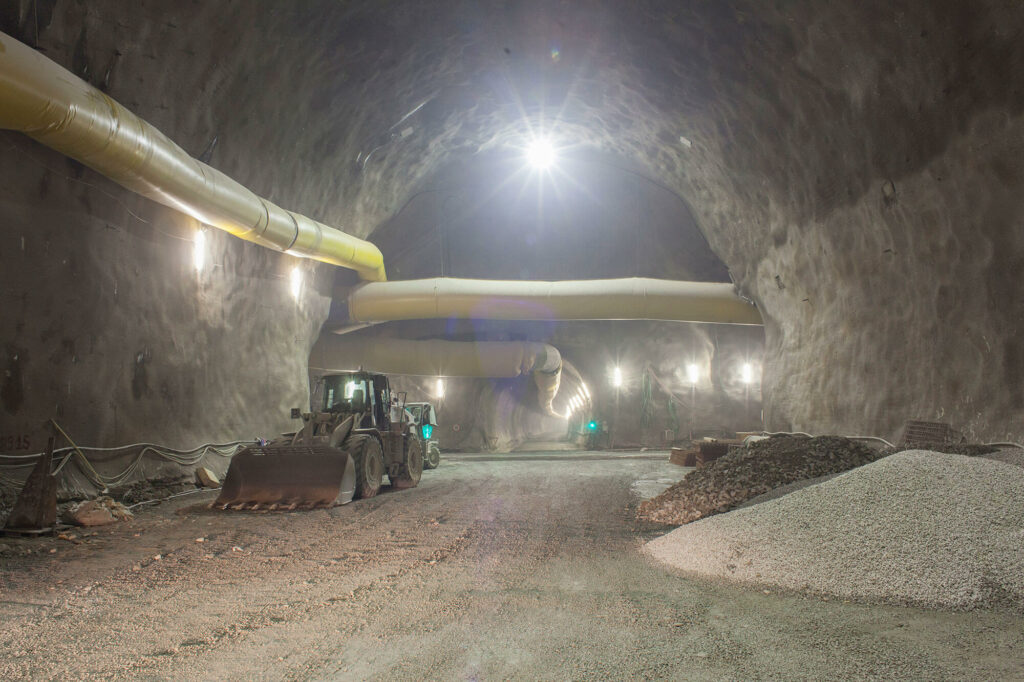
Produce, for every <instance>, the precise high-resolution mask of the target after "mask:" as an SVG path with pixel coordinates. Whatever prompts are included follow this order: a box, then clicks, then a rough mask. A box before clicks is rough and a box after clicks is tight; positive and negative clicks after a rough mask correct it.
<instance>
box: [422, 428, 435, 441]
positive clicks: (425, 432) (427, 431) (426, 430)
mask: <svg viewBox="0 0 1024 682" xmlns="http://www.w3.org/2000/svg"><path fill="white" fill-rule="evenodd" d="M420 432H421V433H422V434H423V438H424V439H425V440H430V436H431V434H433V433H434V426H433V424H424V425H423V426H422V427H420Z"/></svg>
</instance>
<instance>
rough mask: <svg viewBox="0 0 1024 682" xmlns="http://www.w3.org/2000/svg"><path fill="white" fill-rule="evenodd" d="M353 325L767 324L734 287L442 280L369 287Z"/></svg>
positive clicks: (354, 304)
mask: <svg viewBox="0 0 1024 682" xmlns="http://www.w3.org/2000/svg"><path fill="white" fill-rule="evenodd" d="M348 313H349V318H350V320H351V321H353V322H362V323H376V322H390V321H394V320H413V319H451V318H456V319H488V320H675V321H682V322H720V323H726V324H754V325H759V324H762V321H761V315H760V313H759V312H758V311H757V308H756V307H755V306H754V305H753V304H751V303H749V302H747V301H745V300H743V299H742V298H740V297H739V296H738V295H737V294H736V292H735V290H734V288H733V285H732V284H728V283H718V282H679V281H673V280H662V279H648V278H643V277H633V278H626V279H595V280H578V281H568V282H530V281H521V280H481V279H455V278H434V279H418V280H404V281H397V282H369V283H366V284H364V285H361V286H359V287H357V288H355V289H354V290H352V291H351V292H350V293H349V295H348Z"/></svg>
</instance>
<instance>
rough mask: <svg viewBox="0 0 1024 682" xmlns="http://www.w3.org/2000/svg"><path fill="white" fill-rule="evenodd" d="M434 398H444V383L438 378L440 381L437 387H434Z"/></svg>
mask: <svg viewBox="0 0 1024 682" xmlns="http://www.w3.org/2000/svg"><path fill="white" fill-rule="evenodd" d="M434 397H436V398H443V397H444V381H443V380H442V379H440V378H438V380H437V385H436V386H434Z"/></svg>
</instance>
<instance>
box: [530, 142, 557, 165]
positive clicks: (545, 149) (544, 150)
mask: <svg viewBox="0 0 1024 682" xmlns="http://www.w3.org/2000/svg"><path fill="white" fill-rule="evenodd" d="M526 160H527V162H529V164H530V165H531V166H533V167H534V168H536V169H537V170H547V169H548V168H549V167H550V166H551V164H552V163H554V162H555V148H554V147H553V146H552V145H551V142H549V141H548V140H546V139H544V138H543V137H539V138H537V139H535V140H533V141H532V142H530V144H529V145H528V146H527V147H526Z"/></svg>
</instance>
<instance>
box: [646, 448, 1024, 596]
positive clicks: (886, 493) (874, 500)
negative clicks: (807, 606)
mask: <svg viewBox="0 0 1024 682" xmlns="http://www.w3.org/2000/svg"><path fill="white" fill-rule="evenodd" d="M644 551H645V552H646V553H647V554H649V555H650V556H652V557H654V558H655V559H657V560H658V561H660V562H663V563H665V564H667V565H668V566H671V567H674V568H676V569H681V570H683V571H687V572H691V573H695V574H699V575H703V576H707V577H715V578H724V579H728V580H732V581H737V582H741V583H748V584H756V585H761V586H773V587H779V588H783V589H786V590H798V591H807V592H812V593H817V594H822V595H830V596H835V597H839V598H843V599H853V600H867V601H882V602H888V603H895V604H902V605H918V606H927V607H944V608H953V609H971V608H978V607H992V606H998V607H1005V608H1010V609H1013V610H1015V611H1021V612H1024V570H1022V569H1021V567H1022V566H1024V468H1022V467H1019V466H1015V465H1012V464H1005V463H1002V462H998V461H994V460H991V459H986V458H975V457H966V456H963V455H948V454H941V453H936V452H930V451H923V450H910V451H906V452H901V453H899V454H895V455H891V456H889V457H886V458H884V459H881V460H879V461H877V462H875V463H873V464H869V465H867V466H864V467H861V468H859V469H855V470H853V471H849V472H846V473H844V474H841V475H839V476H836V477H835V478H832V479H830V480H828V481H826V482H824V483H820V484H818V485H813V486H810V487H807V488H803V489H801V490H798V491H796V492H793V493H790V494H789V495H785V496H784V497H780V498H778V499H776V500H771V501H769V502H764V503H762V504H758V505H754V506H752V507H748V508H746V509H739V510H736V511H734V512H731V513H729V514H723V515H720V516H715V517H713V518H709V519H703V520H701V521H699V522H697V523H693V524H690V525H687V526H684V527H682V528H678V529H676V530H674V531H672V532H671V533H669V534H667V535H664V536H662V537H660V538H658V539H657V540H653V541H651V542H649V543H647V545H645V547H644Z"/></svg>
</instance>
